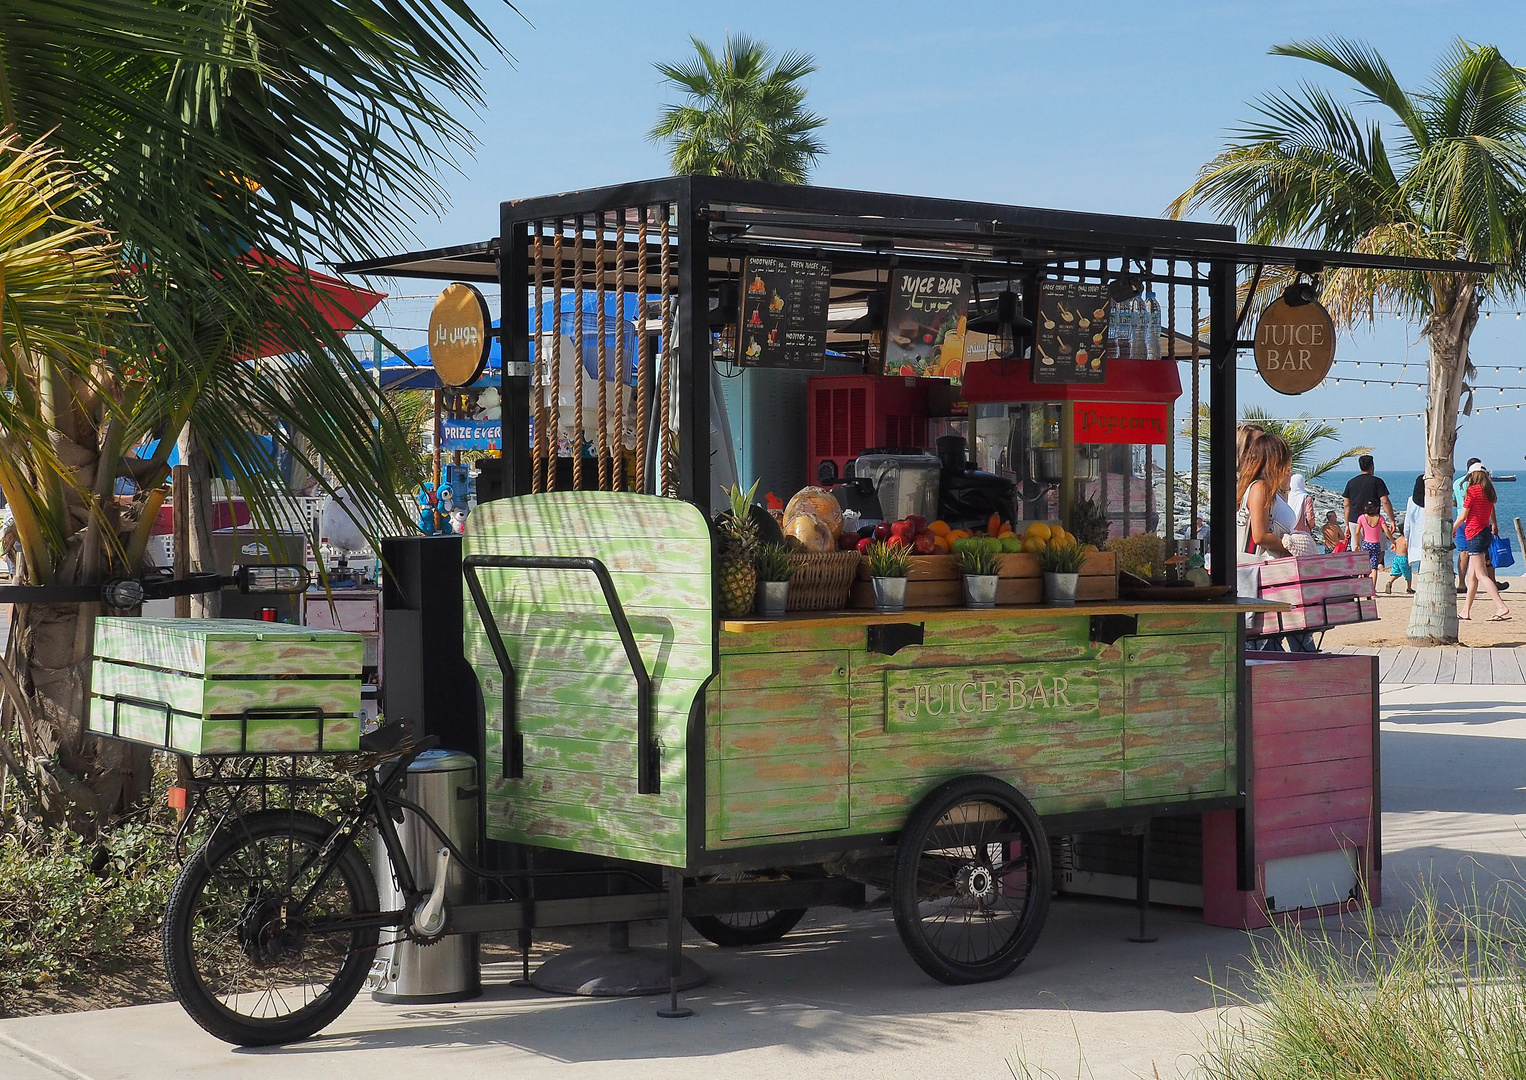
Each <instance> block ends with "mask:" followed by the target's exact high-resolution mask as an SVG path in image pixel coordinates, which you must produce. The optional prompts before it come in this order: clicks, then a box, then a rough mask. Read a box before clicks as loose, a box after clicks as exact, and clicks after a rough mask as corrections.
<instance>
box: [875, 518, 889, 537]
mask: <svg viewBox="0 0 1526 1080" xmlns="http://www.w3.org/2000/svg"><path fill="white" fill-rule="evenodd" d="M890 528H891V526H890V522H888V521H882V522H880V523H879V524H878V525H876V526H875V527H874V538H875V539H876V540H889V539H890Z"/></svg>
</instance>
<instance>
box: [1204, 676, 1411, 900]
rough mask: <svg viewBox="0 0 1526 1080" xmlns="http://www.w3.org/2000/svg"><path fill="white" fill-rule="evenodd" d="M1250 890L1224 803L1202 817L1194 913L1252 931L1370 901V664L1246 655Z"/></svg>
mask: <svg viewBox="0 0 1526 1080" xmlns="http://www.w3.org/2000/svg"><path fill="white" fill-rule="evenodd" d="M1246 684H1247V686H1248V688H1249V699H1248V702H1247V706H1246V707H1247V709H1248V710H1249V713H1250V728H1251V738H1250V744H1251V745H1250V747H1249V762H1250V777H1249V781H1248V788H1249V791H1248V792H1247V794H1248V796H1249V806H1248V807H1247V808H1246V810H1245V818H1246V832H1247V834H1248V836H1247V840H1248V842H1249V844H1250V847H1251V851H1250V853H1249V854H1250V859H1251V862H1252V863H1253V865H1254V867H1255V874H1254V880H1253V881H1252V882H1249V883H1248V884H1250V885H1251V888H1249V889H1246V890H1241V889H1240V888H1239V884H1240V883H1239V882H1238V881H1237V876H1238V874H1237V865H1238V863H1237V860H1238V858H1239V856H1240V850H1239V847H1238V844H1237V840H1236V821H1235V818H1236V813H1237V812H1236V811H1234V810H1215V811H1212V812H1210V813H1206V814H1204V815H1203V920H1204V921H1205V922H1208V923H1211V924H1213V925H1215V926H1234V927H1245V928H1250V929H1253V928H1255V927H1258V926H1267V925H1269V924H1270V922H1271V920H1272V919H1274V918H1307V917H1310V916H1314V915H1321V914H1329V913H1331V912H1334V911H1337V910H1339V909H1340V908H1341V907H1342V906H1344V905H1347V904H1350V903H1352V902H1353V901H1358V902H1359V901H1362V900H1364V899H1365V900H1366V901H1367V902H1368V903H1370V904H1371V905H1372V906H1374V907H1376V906H1378V904H1379V902H1380V900H1381V890H1380V885H1381V870H1382V851H1383V845H1382V842H1381V837H1380V834H1379V826H1380V824H1381V809H1382V808H1381V806H1380V804H1379V799H1378V791H1379V783H1378V779H1379V776H1380V775H1381V772H1380V768H1379V756H1378V661H1377V657H1374V656H1335V655H1330V654H1328V653H1325V654H1318V653H1292V654H1285V655H1282V656H1276V655H1273V654H1267V655H1265V657H1264V658H1262V657H1256V656H1255V655H1254V654H1253V658H1252V659H1249V660H1247V662H1246Z"/></svg>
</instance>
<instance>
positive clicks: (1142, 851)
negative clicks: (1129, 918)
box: [1129, 820, 1158, 945]
mask: <svg viewBox="0 0 1526 1080" xmlns="http://www.w3.org/2000/svg"><path fill="white" fill-rule="evenodd" d="M1134 903H1135V905H1136V906H1137V907H1138V908H1139V933H1138V935H1137V936H1135V937H1131V938H1129V940H1130V941H1133V942H1138V943H1139V944H1141V945H1144V944H1148V943H1149V942H1152V941H1156V940H1158V939H1157V938H1156V936H1155V935H1154V934H1152V933H1150V822H1149V821H1148V820H1147V821H1146V822H1145V823H1144V825H1143V826H1142V827H1141V828H1140V830H1139V871H1138V875H1137V876H1136V877H1135V878H1134Z"/></svg>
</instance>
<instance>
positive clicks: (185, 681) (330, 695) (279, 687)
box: [90, 660, 360, 716]
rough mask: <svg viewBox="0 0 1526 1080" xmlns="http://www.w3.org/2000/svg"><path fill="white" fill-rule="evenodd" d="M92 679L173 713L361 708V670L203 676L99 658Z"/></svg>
mask: <svg viewBox="0 0 1526 1080" xmlns="http://www.w3.org/2000/svg"><path fill="white" fill-rule="evenodd" d="M90 684H91V687H92V689H93V691H94V692H95V693H97V694H100V695H103V696H106V697H117V696H120V695H126V696H128V697H136V698H143V699H145V700H147V701H155V702H163V703H164V704H166V705H168V706H169V707H170V708H171V709H174V710H175V711H176V712H183V713H190V714H192V715H195V716H210V715H212V714H213V713H238V712H243V711H244V710H245V709H274V708H288V709H297V708H302V709H322V710H323V711H324V712H325V713H343V714H347V715H349V716H356V715H358V714H359V713H360V672H359V671H357V672H356V673H355V674H354V675H353V676H352V677H350V678H348V679H343V678H339V679H321V678H320V679H314V678H301V679H299V678H293V677H291V676H285V677H271V678H258V679H228V678H204V677H202V676H200V675H188V674H183V673H181V672H178V671H161V670H159V669H158V668H146V667H137V666H134V665H131V664H120V663H114V662H112V661H109V660H97V661H95V663H94V664H93V665H92V668H91V679H90Z"/></svg>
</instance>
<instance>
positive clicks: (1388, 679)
mask: <svg viewBox="0 0 1526 1080" xmlns="http://www.w3.org/2000/svg"><path fill="white" fill-rule="evenodd" d="M1325 651H1326V652H1337V653H1354V654H1357V655H1360V656H1377V658H1378V678H1379V680H1380V681H1381V682H1382V683H1383V685H1385V686H1401V685H1403V686H1413V685H1425V684H1431V683H1450V684H1453V685H1458V686H1484V685H1491V686H1501V685H1503V686H1520V685H1523V684H1526V657H1523V655H1522V654H1523V653H1526V649H1523V648H1519V647H1514V646H1495V647H1492V648H1491V647H1481V648H1469V647H1467V646H1466V645H1442V646H1431V647H1428V648H1413V647H1410V646H1401V647H1398V648H1392V649H1372V648H1365V647H1361V646H1353V645H1346V646H1338V647H1335V648H1331V649H1326V650H1325Z"/></svg>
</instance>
